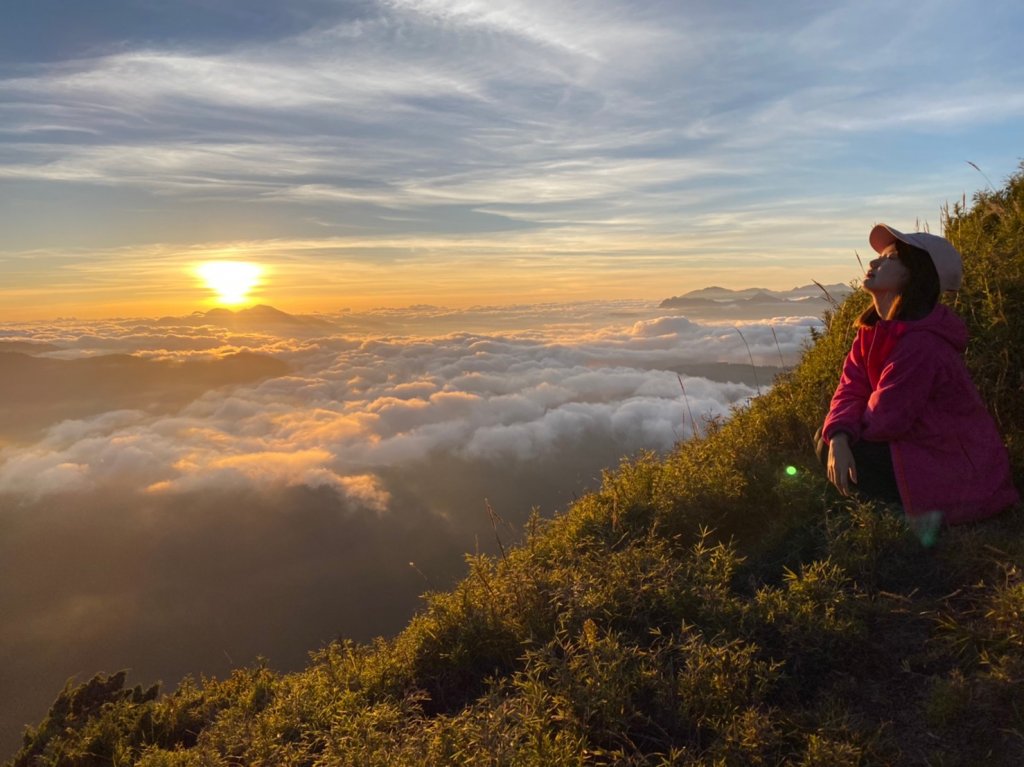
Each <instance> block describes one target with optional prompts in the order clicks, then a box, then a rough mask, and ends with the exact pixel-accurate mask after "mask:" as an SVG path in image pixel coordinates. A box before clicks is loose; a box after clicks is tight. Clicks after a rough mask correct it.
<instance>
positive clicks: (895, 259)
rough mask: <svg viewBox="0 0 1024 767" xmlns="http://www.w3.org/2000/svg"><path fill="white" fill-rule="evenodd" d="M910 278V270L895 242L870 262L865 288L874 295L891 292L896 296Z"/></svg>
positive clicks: (865, 277) (865, 278)
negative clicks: (900, 256) (901, 258)
mask: <svg viewBox="0 0 1024 767" xmlns="http://www.w3.org/2000/svg"><path fill="white" fill-rule="evenodd" d="M908 279H910V270H909V269H907V267H905V266H904V265H903V262H902V261H900V259H899V255H898V254H897V251H896V244H895V243H893V244H892V245H890V246H889V247H887V248H886V249H885V250H883V251H882V252H881V253H879V254H878V258H876V259H874V260H873V261H872V262H871V263H870V264H868V271H867V274H865V275H864V283H863V284H864V290H866V291H867V292H868V293H871V294H872V295H876V294H880V293H889V294H891V295H894V296H895V295H899V294H900V291H902V290H903V288H904V286H905V285H906V284H907V280H908Z"/></svg>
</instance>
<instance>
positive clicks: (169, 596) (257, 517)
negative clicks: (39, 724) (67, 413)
mask: <svg viewBox="0 0 1024 767" xmlns="http://www.w3.org/2000/svg"><path fill="white" fill-rule="evenodd" d="M663 312H664V310H659V309H658V308H657V307H656V305H655V304H653V303H649V302H641V301H619V302H611V303H609V302H593V303H585V304H571V305H544V306H536V307H531V306H521V307H504V308H501V309H490V308H475V309H471V310H446V309H438V308H435V307H414V308H410V309H405V310H395V309H390V310H379V311H373V312H363V313H358V314H357V313H352V312H339V313H337V314H331V315H326V314H325V315H317V316H316V317H305V318H302V317H286V318H285V319H286V320H287V322H285V323H284V324H282V323H281V322H277V323H276V324H275V323H268V322H267V321H266V319H267V318H265V317H264V318H259V317H255V318H246V319H243V318H242V315H238V316H237V317H235V318H229V319H230V321H229V322H223V321H220V324H217V323H215V322H212V321H211V320H210V319H209V318H207V317H204V316H201V315H195V316H192V317H185V318H164V319H162V320H140V319H129V320H104V321H78V320H69V319H64V320H58V321H53V322H47V323H33V324H9V325H6V326H4V327H3V328H0V340H8V341H11V340H18V341H26V340H29V341H34V342H37V343H46V344H49V345H50V346H49V347H46V348H49V349H51V351H46V352H44V353H43V356H49V357H55V358H59V359H75V358H81V357H88V356H96V355H108V354H132V355H136V356H141V357H145V358H149V359H154V360H162V361H175V360H177V361H184V360H196V359H217V358H221V357H224V356H226V355H231V354H236V353H238V352H255V353H259V354H265V355H271V356H273V357H274V358H276V359H279V360H281V361H283V362H285V363H286V364H287V366H288V373H287V374H286V375H283V376H279V377H274V378H269V379H266V380H261V381H254V382H251V383H248V384H244V385H236V386H230V387H220V388H215V389H212V390H208V391H205V392H204V393H202V394H201V395H200V396H198V397H197V398H195V399H193V400H192V401H190V402H188V403H187V404H185V405H184V406H180V407H177V406H176V407H171V408H168V407H160V403H159V398H160V396H161V392H160V391H159V387H157V388H156V389H154V391H153V397H154V400H155V401H154V403H153V406H152V407H143V408H139V407H137V406H136V407H133V408H120V407H118V403H117V402H116V401H111V402H110V403H109V409H107V408H106V407H100V408H97V412H94V413H92V414H90V415H88V416H86V417H82V418H76V419H73V420H62V421H58V422H54V423H44V422H41V423H40V425H39V429H38V431H37V433H36V435H35V436H34V437H33V438H32V439H21V440H19V441H11V442H9V443H8V444H6V445H5V446H3V447H2V448H0V526H2V528H3V535H2V536H0V557H2V560H3V561H4V563H5V568H6V570H7V572H8V573H9V576H8V577H5V578H4V579H2V581H0V611H2V612H3V614H4V615H5V616H6V618H5V621H4V622H3V625H2V626H0V650H2V652H0V655H3V657H7V658H11V659H13V662H12V663H10V664H6V668H4V669H3V670H0V687H3V689H5V690H8V691H11V690H14V691H17V692H16V694H14V695H13V696H11V695H8V696H7V698H8V700H7V702H6V703H4V704H3V710H0V718H2V720H3V723H4V726H5V733H4V734H5V740H6V739H7V738H9V737H13V736H12V733H15V735H16V731H17V729H19V728H20V725H21V724H23V723H25V722H28V721H30V720H38V719H39V718H40V717H41V716H42V714H43V713H45V707H46V705H47V703H49V702H50V700H51V699H52V697H53V696H54V695H55V694H56V692H57V691H58V690H59V688H60V687H61V685H62V684H63V682H64V680H65V679H67V678H68V677H70V676H72V675H79V676H80V677H81V676H88V675H90V674H92V673H94V672H96V671H99V670H106V671H113V670H116V669H119V668H122V667H130V668H132V669H133V676H134V677H135V678H136V680H137V681H140V682H149V681H152V680H153V679H158V678H159V679H163V680H164V681H165V682H167V683H168V684H169V685H171V686H172V687H173V685H174V684H175V683H176V682H177V681H178V680H179V679H180V678H181V676H183V675H184V674H186V673H189V672H203V673H217V674H220V673H224V672H225V671H226V670H227V669H228V668H229V667H231V665H233V664H234V665H237V664H243V663H250V662H252V661H253V659H254V658H255V657H256V656H258V655H263V656H267V657H269V659H270V662H271V664H272V665H275V666H278V667H282V668H294V667H298V666H300V665H301V664H302V663H303V660H304V657H305V653H306V652H307V651H308V650H311V649H314V648H315V647H317V646H318V645H320V644H321V643H323V642H325V641H329V640H330V639H332V638H335V637H338V636H347V637H352V638H355V639H359V640H364V639H367V638H369V637H372V636H374V635H378V634H391V633H394V632H395V631H397V630H399V629H400V628H401V626H402V625H404V623H405V622H406V621H407V620H408V618H409V616H410V615H411V613H412V612H413V611H414V610H415V609H416V607H417V605H418V604H419V602H418V595H419V594H420V593H422V592H424V591H427V590H431V589H439V588H446V587H447V586H449V585H450V584H451V583H452V582H453V581H454V579H456V578H457V577H459V575H460V574H461V573H462V571H463V566H464V565H463V557H464V555H465V554H466V553H467V552H470V553H471V552H474V551H480V550H482V551H490V550H492V549H493V546H494V540H495V531H494V530H493V529H492V528H491V523H490V519H489V517H488V515H487V513H486V510H485V502H486V503H489V504H490V505H491V506H492V507H493V508H494V509H495V510H496V511H497V513H498V514H500V515H501V516H502V517H503V518H504V519H505V520H507V521H508V523H509V527H508V528H502V530H501V531H500V535H502V536H503V538H504V541H505V542H506V543H507V542H510V541H512V540H514V538H515V533H514V530H516V529H518V528H519V527H520V526H521V524H522V522H523V521H524V520H525V518H526V517H527V515H528V514H529V513H530V510H531V509H532V508H534V507H536V508H538V509H540V511H541V513H543V514H545V515H552V514H554V513H557V512H558V511H560V510H564V509H565V508H566V507H567V505H568V504H569V503H571V502H572V500H573V498H575V497H578V496H579V495H580V494H582V493H584V492H586V491H587V490H588V489H591V488H593V487H595V486H596V485H597V484H598V483H599V481H600V474H601V471H602V470H603V469H605V468H607V467H609V466H613V465H615V464H616V463H617V462H618V461H619V460H620V458H621V457H622V456H626V455H629V454H632V453H635V452H636V451H639V450H644V449H651V450H657V451H667V450H669V449H671V448H672V446H673V445H674V444H676V443H677V442H679V441H681V440H685V439H688V438H689V437H690V436H691V435H692V433H693V431H694V429H695V427H696V428H697V429H699V428H700V426H701V421H702V419H705V418H715V417H728V416H729V414H730V413H731V412H732V410H733V409H734V408H736V407H737V406H742V405H743V404H744V403H745V402H747V401H748V400H749V399H750V398H751V397H753V396H756V394H757V392H758V389H759V388H760V389H761V390H763V389H764V388H765V387H766V386H768V385H769V384H770V382H769V381H767V380H762V381H756V380H755V381H750V380H747V382H744V381H741V380H713V378H712V377H708V376H700V375H694V374H692V373H691V372H687V371H688V370H691V371H692V370H694V369H697V368H700V367H701V366H702V365H703V366H704V367H705V368H707V369H708V370H728V369H729V368H728V366H724V365H719V367H717V368H716V367H715V366H714V365H713V364H710V363H734V364H737V365H743V366H751V361H753V363H755V364H756V365H758V366H761V365H775V366H778V365H780V361H781V362H784V363H785V364H793V363H795V362H796V360H797V359H798V357H799V354H800V351H801V347H802V345H803V344H804V343H805V342H806V340H807V339H808V337H809V334H810V331H811V328H812V327H815V326H817V325H819V324H820V320H819V319H817V318H813V317H783V318H773V319H771V320H758V321H746V322H743V323H730V322H717V323H698V322H694V321H691V320H689V319H687V318H685V317H681V316H663ZM222 319H223V318H222ZM750 372H751V373H753V374H755V375H756V371H754V370H753V369H751V371H750ZM763 376H764V373H763V372H762V377H763ZM719 377H720V378H725V377H726V376H719ZM743 377H744V378H747V379H749V378H750V376H749V375H747V376H743ZM684 389H685V396H684ZM83 394H85V392H83ZM91 394H92V395H95V394H96V393H95V392H93V393H91ZM136 402H137V400H136ZM7 404H8V405H9V406H10V405H11V404H15V405H16V403H7ZM40 417H41V418H42V419H43V421H45V418H44V417H43V416H40ZM692 418H696V419H697V421H698V422H697V424H696V426H695V424H694V423H693V422H692V420H691V419H692ZM485 499H486V501H485ZM3 677H6V678H3Z"/></svg>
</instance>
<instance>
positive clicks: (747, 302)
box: [658, 283, 853, 315]
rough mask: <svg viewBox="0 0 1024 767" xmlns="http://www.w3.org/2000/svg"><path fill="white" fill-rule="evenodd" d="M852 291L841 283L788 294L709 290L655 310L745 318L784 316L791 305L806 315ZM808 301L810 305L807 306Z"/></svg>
mask: <svg viewBox="0 0 1024 767" xmlns="http://www.w3.org/2000/svg"><path fill="white" fill-rule="evenodd" d="M852 291H853V289H852V288H851V287H850V286H849V285H844V284H843V283H835V284H832V285H822V286H818V285H816V284H811V285H802V286H800V287H795V288H792V289H791V290H769V289H768V288H744V289H742V290H730V289H729V288H720V287H717V286H712V287H708V288H700V289H698V290H691V291H689V292H688V293H683V294H682V295H680V296H672V297H671V298H666V299H665V300H663V301H662V302H661V303H660V304H658V306H659V307H660V308H662V309H684V310H687V311H693V312H696V313H704V314H706V313H708V312H710V311H717V310H723V311H724V310H727V309H729V308H735V309H737V310H739V312H740V313H741V314H742V315H746V314H749V313H751V312H753V313H761V314H764V313H765V311H766V310H769V311H771V312H774V313H779V312H785V311H786V309H787V305H792V308H793V309H794V310H797V311H800V312H801V313H806V312H807V311H808V310H810V309H811V306H815V304H817V303H818V300H820V302H821V303H820V305H819V306H815V311H816V310H818V309H823V308H824V307H825V305H827V304H829V303H831V302H832V301H833V300H834V301H841V300H842V299H844V298H845V297H846V296H848V295H849V294H850V293H851V292H852ZM826 293H827V295H826ZM809 301H810V302H812V303H811V304H808V302H809Z"/></svg>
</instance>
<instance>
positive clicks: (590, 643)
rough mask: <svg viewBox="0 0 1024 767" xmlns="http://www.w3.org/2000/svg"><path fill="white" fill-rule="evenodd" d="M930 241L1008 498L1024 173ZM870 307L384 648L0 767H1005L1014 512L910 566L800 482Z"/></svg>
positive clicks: (910, 557)
mask: <svg viewBox="0 0 1024 767" xmlns="http://www.w3.org/2000/svg"><path fill="white" fill-rule="evenodd" d="M945 223H946V233H947V236H949V237H950V238H951V239H953V241H954V242H955V243H956V244H957V245H958V246H959V247H960V248H961V250H962V252H963V253H964V254H965V256H966V277H965V287H964V290H962V291H961V292H960V294H959V296H958V298H957V310H958V311H959V312H960V313H961V315H962V316H964V317H965V318H966V320H967V321H968V323H969V325H970V329H971V333H972V338H973V341H972V344H971V347H970V351H969V355H968V361H969V364H970V366H971V368H972V371H973V373H974V375H975V378H976V380H977V382H978V384H979V388H981V389H982V392H983V394H984V396H985V397H986V399H987V401H988V402H990V403H991V404H992V408H993V410H994V412H995V414H996V416H997V419H998V420H999V422H1000V425H1001V427H1002V429H1003V432H1004V434H1005V435H1006V437H1007V441H1008V443H1009V445H1010V450H1011V455H1012V458H1013V461H1014V466H1015V468H1016V470H1017V472H1018V479H1019V478H1020V477H1021V469H1022V468H1024V431H1022V426H1024V396H1022V392H1021V389H1022V388H1024V387H1022V376H1024V373H1022V371H1024V359H1022V356H1024V319H1022V318H1021V316H1020V314H1019V313H1016V314H1015V310H1016V308H1017V307H1020V306H1024V172H1022V173H1020V174H1018V175H1017V176H1015V177H1014V178H1013V179H1011V180H1010V181H1009V182H1008V184H1007V187H1006V188H1005V189H1004V190H1001V191H999V192H993V193H992V194H990V195H984V196H982V197H980V198H979V199H977V200H975V202H974V204H973V205H972V206H970V208H969V209H967V208H965V207H962V206H955V207H954V208H953V209H952V210H950V211H948V216H947V221H946V222H945ZM864 300H865V299H864V296H862V295H860V296H858V295H855V296H853V297H851V298H850V299H849V300H847V301H846V302H845V303H844V304H842V305H841V306H839V307H837V308H836V310H835V311H834V312H833V313H832V315H831V316H830V318H829V326H828V329H827V331H826V332H825V333H823V334H822V335H821V336H820V337H818V338H816V339H815V342H814V343H813V344H812V345H811V346H810V347H809V348H808V349H807V350H806V352H805V354H804V356H803V359H802V361H801V363H800V365H799V367H798V368H797V369H796V370H794V371H792V372H791V373H790V374H788V375H787V376H786V377H785V378H784V379H783V380H780V381H779V382H778V384H777V385H776V386H775V387H774V389H773V390H772V391H771V392H770V393H769V394H767V395H765V396H763V397H761V398H758V399H757V400H755V401H754V402H753V403H752V404H751V405H750V406H749V407H748V408H746V409H745V410H743V411H742V412H739V413H737V414H736V415H735V416H734V417H733V418H732V419H730V420H729V421H728V422H726V423H724V424H710V425H709V426H708V429H707V434H706V436H704V437H703V438H701V439H698V440H694V441H692V442H689V443H687V444H684V445H680V446H679V447H678V448H677V449H676V451H675V452H674V453H672V454H671V455H669V456H667V457H664V458H661V459H659V458H657V457H655V456H653V455H642V456H639V457H635V458H633V459H631V460H629V461H625V462H623V464H622V465H621V466H620V467H619V469H618V470H617V471H614V472H609V473H608V474H607V475H606V477H605V480H604V483H603V486H602V488H601V489H600V490H599V491H597V492H594V493H592V494H590V495H588V496H586V497H584V498H582V499H580V500H579V501H578V502H576V503H575V504H574V505H573V506H572V507H571V508H570V509H569V510H568V511H567V512H566V513H565V514H564V515H561V516H559V517H557V518H556V519H554V520H548V521H545V520H540V519H535V520H533V522H532V523H531V525H530V529H529V530H528V531H527V536H526V540H525V541H524V542H523V543H522V544H521V545H519V546H516V547H513V548H509V549H508V550H506V551H505V552H504V553H503V554H502V555H501V556H499V557H496V558H485V557H479V558H471V559H470V560H469V574H468V575H467V577H466V578H465V579H464V580H463V581H462V582H461V583H460V584H459V585H458V586H457V587H456V588H455V589H454V590H453V591H451V592H448V593H439V594H433V595H430V596H429V597H428V600H427V605H426V607H425V609H424V610H423V612H422V613H421V614H419V615H418V616H417V617H415V618H414V619H413V620H412V621H411V622H410V624H409V626H408V627H407V628H406V629H405V631H404V632H402V634H401V635H399V636H398V637H397V638H395V639H394V640H391V641H384V640H380V641H378V642H377V643H376V644H374V645H355V644H351V643H337V644H333V645H331V646H329V647H326V648H324V649H322V650H321V651H319V652H317V653H315V654H314V655H313V656H312V657H311V663H310V665H309V667H308V668H307V669H306V670H305V671H302V672H298V673H293V674H287V675H280V674H277V673H275V672H273V671H271V670H269V669H266V668H260V667H257V668H249V669H242V670H239V671H237V672H236V673H235V674H234V675H233V676H231V677H230V678H229V679H226V680H213V679H204V680H201V681H200V682H193V681H190V680H186V681H185V682H184V683H183V684H181V685H180V686H179V687H178V689H177V690H175V691H174V692H172V693H170V694H168V695H165V696H163V697H161V698H158V697H157V696H156V690H155V689H151V690H146V691H144V690H142V689H141V688H135V689H134V690H133V689H124V677H123V675H114V676H112V677H104V676H98V677H97V678H96V679H94V680H92V681H91V682H90V683H88V684H87V685H83V686H81V687H79V688H68V689H67V690H65V691H64V692H63V693H62V694H61V695H60V697H59V698H58V700H57V702H56V704H55V705H54V708H53V710H52V711H51V713H50V715H49V716H48V718H47V719H46V720H44V721H43V722H42V723H41V724H40V725H39V727H38V728H36V729H34V730H33V731H31V732H29V733H27V734H26V739H25V747H24V748H23V749H22V751H21V752H20V753H19V754H18V755H17V756H16V757H15V758H14V760H13V761H12V764H15V765H36V764H46V765H50V764H69V765H70V764H76V765H87V764H88V765H92V764H97V765H99V764H132V763H139V764H144V765H150V766H151V767H153V766H155V765H199V764H240V763H244V764H266V765H283V764H296V765H298V764H304V765H313V764H351V765H403V764H408V765H421V764H501V765H582V764H636V765H659V764H679V765H686V764H701V765H705V764H706V765H712V764H723V765H730V764H736V765H756V764H794V765H800V764H804V765H812V764H813V765H857V764H930V765H968V764H979V763H986V764H988V765H1002V764H1006V765H1010V764H1021V763H1024V578H1022V576H1021V570H1022V568H1024V535H1022V533H1024V516H1022V515H1021V514H1020V512H1019V510H1015V511H1011V512H1008V513H1006V514H1003V515H1002V516H1001V517H999V518H997V519H996V520H993V521H990V522H986V523H984V524H980V525H975V526H965V527H959V528H954V529H950V530H947V531H945V532H944V533H943V535H942V536H941V537H940V539H939V542H938V544H937V545H936V546H935V547H934V548H933V549H930V550H925V549H923V548H922V547H921V546H920V544H918V543H917V541H916V540H915V539H914V538H913V537H912V536H911V535H910V534H909V533H907V532H906V531H905V530H904V527H903V524H902V521H901V520H900V518H899V517H898V516H897V515H895V514H893V513H891V512H888V511H886V510H884V509H876V508H873V507H872V506H870V505H858V504H856V503H853V502H850V501H845V500H842V499H840V498H839V497H838V496H836V495H835V494H834V493H833V492H831V491H830V489H829V488H828V487H827V485H826V483H825V482H824V480H823V479H822V477H821V476H820V472H818V471H816V469H815V467H814V466H813V457H812V446H811V437H812V434H813V432H814V430H815V428H816V427H817V425H818V424H819V423H820V421H821V418H822V415H823V413H824V410H825V408H826V406H827V402H828V399H829V396H830V394H831V391H832V389H833V388H834V386H835V383H836V379H837V376H838V371H839V366H840V363H841V360H842V357H843V355H844V354H845V352H846V350H847V348H848V346H849V343H850V339H851V335H852V330H851V321H852V318H853V317H854V316H855V315H856V313H857V312H858V311H859V310H860V308H861V307H862V306H863V302H864ZM787 464H793V465H796V466H799V467H802V470H801V471H800V472H799V473H798V474H797V475H796V476H795V477H790V476H787V475H786V473H785V472H784V471H783V469H784V467H785V466H786V465H787ZM1018 484H1020V483H1019V482H1018Z"/></svg>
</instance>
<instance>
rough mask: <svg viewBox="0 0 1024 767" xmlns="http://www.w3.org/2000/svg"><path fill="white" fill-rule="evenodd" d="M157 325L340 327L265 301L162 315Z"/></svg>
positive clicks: (335, 328)
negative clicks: (184, 313) (247, 306)
mask: <svg viewBox="0 0 1024 767" xmlns="http://www.w3.org/2000/svg"><path fill="white" fill-rule="evenodd" d="M156 324H157V325H161V326H163V327H168V326H179V327H180V326H182V325H188V326H192V327H196V326H199V325H217V326H219V327H224V328H231V329H252V330H258V329H261V328H273V329H276V330H282V329H290V330H307V331H334V330H337V326H336V325H335V324H334V323H332V322H329V321H328V320H325V319H322V318H320V317H312V316H310V315H308V314H288V313H287V312H283V311H281V310H280V309H275V308H274V307H273V306H267V305H265V304H257V305H256V306H250V307H249V308H247V309H240V310H238V311H232V310H230V309H224V308H221V307H218V308H216V309H210V310H209V311H205V312H202V311H196V312H192V314H190V315H188V316H187V317H161V318H160V319H158V320H157V321H156Z"/></svg>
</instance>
